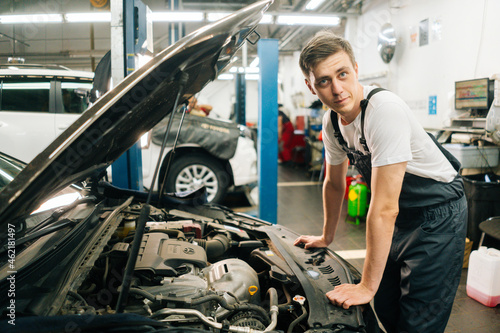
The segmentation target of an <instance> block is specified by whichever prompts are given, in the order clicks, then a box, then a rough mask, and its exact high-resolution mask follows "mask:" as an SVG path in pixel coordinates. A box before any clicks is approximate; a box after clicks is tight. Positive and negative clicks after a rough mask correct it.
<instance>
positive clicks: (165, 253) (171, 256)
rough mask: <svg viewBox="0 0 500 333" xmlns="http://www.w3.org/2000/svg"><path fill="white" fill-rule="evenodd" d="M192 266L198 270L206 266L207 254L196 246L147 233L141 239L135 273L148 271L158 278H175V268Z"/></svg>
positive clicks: (155, 233)
mask: <svg viewBox="0 0 500 333" xmlns="http://www.w3.org/2000/svg"><path fill="white" fill-rule="evenodd" d="M183 264H192V265H194V266H196V267H199V268H204V267H206V266H207V254H206V252H205V250H204V249H203V248H202V247H201V246H198V245H194V244H191V243H189V242H184V241H179V240H176V239H169V237H168V235H167V234H164V233H159V232H154V233H147V234H145V235H144V237H143V238H142V243H141V247H140V249H139V255H138V257H137V261H136V264H135V270H136V271H150V272H152V273H153V274H155V275H160V276H176V275H177V271H176V268H177V267H179V266H181V265H183Z"/></svg>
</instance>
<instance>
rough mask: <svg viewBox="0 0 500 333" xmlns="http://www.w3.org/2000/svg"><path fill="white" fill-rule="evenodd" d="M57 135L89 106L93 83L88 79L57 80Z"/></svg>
mask: <svg viewBox="0 0 500 333" xmlns="http://www.w3.org/2000/svg"><path fill="white" fill-rule="evenodd" d="M55 88H56V89H55V91H56V103H55V104H56V111H55V112H56V113H55V119H54V121H55V126H54V127H55V133H56V137H57V136H58V135H59V134H61V133H62V132H63V131H64V130H65V129H66V128H68V126H69V125H71V124H72V123H73V122H74V121H75V120H76V119H78V117H80V115H81V114H82V113H83V112H84V111H85V110H87V108H88V106H89V96H90V90H91V89H92V83H91V82H89V81H88V80H87V81H86V82H82V81H79V80H71V81H65V80H61V81H59V80H58V81H56V83H55Z"/></svg>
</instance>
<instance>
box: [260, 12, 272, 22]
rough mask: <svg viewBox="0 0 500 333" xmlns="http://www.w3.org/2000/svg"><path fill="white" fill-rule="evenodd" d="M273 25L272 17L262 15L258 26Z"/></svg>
mask: <svg viewBox="0 0 500 333" xmlns="http://www.w3.org/2000/svg"><path fill="white" fill-rule="evenodd" d="M272 23H273V16H272V15H270V14H264V16H262V19H261V20H260V24H272Z"/></svg>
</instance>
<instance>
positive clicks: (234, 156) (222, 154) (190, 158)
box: [141, 106, 258, 203]
mask: <svg viewBox="0 0 500 333" xmlns="http://www.w3.org/2000/svg"><path fill="white" fill-rule="evenodd" d="M184 108H185V106H182V107H180V108H179V110H178V112H175V113H174V115H173V118H172V119H171V118H170V117H165V118H164V119H163V120H162V121H160V122H159V123H158V124H157V125H156V126H155V127H154V128H153V129H152V130H151V131H150V132H148V133H147V134H146V135H145V136H143V138H142V141H143V144H141V146H142V175H143V183H144V186H145V187H146V188H147V189H149V188H150V187H151V184H152V183H153V176H154V170H155V166H156V164H157V163H158V160H160V161H161V164H160V168H159V173H158V177H157V179H155V182H154V190H155V191H158V190H159V191H163V192H167V193H172V192H184V191H192V190H195V189H197V188H200V187H201V186H204V187H205V188H206V190H207V200H208V202H213V203H221V202H222V201H223V199H224V197H225V195H226V192H227V191H228V190H231V191H238V190H241V191H243V192H245V193H246V194H249V192H250V191H251V190H252V189H253V188H255V187H256V185H257V180H258V174H257V149H256V143H255V141H254V139H253V135H252V132H251V131H250V129H249V128H248V127H246V126H244V125H239V124H236V123H234V122H232V121H229V120H221V119H215V118H209V117H200V116H196V115H191V114H189V113H185V114H184V115H183V110H184ZM181 120H182V126H180V125H181ZM170 121H172V125H171V129H172V130H171V132H170V133H168V134H169V135H168V137H167V138H166V147H165V150H163V151H162V149H161V147H162V143H163V140H164V139H165V135H166V132H167V129H168V127H169V123H170ZM177 129H180V132H179V135H178V136H177V135H176V134H177V133H176V130H177ZM176 137H177V140H178V141H177V143H176V149H175V153H174V150H172V147H173V144H174V141H175V139H176ZM160 155H161V158H160V157H159V156H160ZM169 163H170V166H169ZM167 166H169V172H168V177H165V175H166V171H167ZM156 180H157V181H156Z"/></svg>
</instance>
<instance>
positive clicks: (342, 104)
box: [306, 51, 363, 123]
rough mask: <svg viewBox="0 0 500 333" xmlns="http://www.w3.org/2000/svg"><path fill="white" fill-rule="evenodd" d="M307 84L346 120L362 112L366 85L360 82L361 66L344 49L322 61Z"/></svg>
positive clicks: (349, 120)
mask: <svg viewBox="0 0 500 333" xmlns="http://www.w3.org/2000/svg"><path fill="white" fill-rule="evenodd" d="M306 84H307V87H308V88H309V90H310V91H311V93H313V94H314V95H317V96H318V97H319V99H320V100H321V102H323V104H325V105H326V106H328V107H329V108H330V109H332V110H333V111H335V112H337V113H338V114H339V115H340V116H341V118H342V120H343V122H344V123H351V122H352V121H353V120H354V119H355V118H356V116H357V115H358V114H359V112H360V111H361V107H360V105H359V103H360V101H361V100H362V99H363V87H362V86H361V85H360V84H359V82H358V65H357V64H355V65H354V66H353V64H352V63H351V60H350V58H349V56H348V55H347V53H345V52H343V51H342V52H338V53H336V54H333V55H331V56H329V57H328V58H326V59H325V60H323V61H321V62H320V63H318V64H317V65H316V67H314V68H313V70H312V71H311V72H310V73H309V77H308V78H306Z"/></svg>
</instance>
